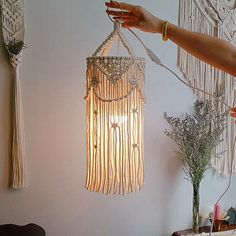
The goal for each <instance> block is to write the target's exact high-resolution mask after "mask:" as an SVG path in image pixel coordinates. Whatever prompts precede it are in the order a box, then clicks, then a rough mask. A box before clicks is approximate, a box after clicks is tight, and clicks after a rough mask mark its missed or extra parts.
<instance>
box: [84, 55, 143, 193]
mask: <svg viewBox="0 0 236 236" xmlns="http://www.w3.org/2000/svg"><path fill="white" fill-rule="evenodd" d="M88 60H93V59H92V58H90V59H88ZM100 60H102V59H100ZM107 60H112V59H107ZM114 60H119V59H118V58H114ZM88 64H89V66H88V70H87V83H88V84H91V83H92V84H93V87H92V88H91V89H89V93H88V96H87V166H88V169H87V179H86V188H87V189H88V190H90V191H96V192H102V193H105V194H110V193H112V194H122V195H123V194H125V193H130V192H134V191H138V190H139V189H140V188H141V187H142V185H143V181H144V167H143V166H144V160H143V104H144V97H143V94H142V91H143V90H144V84H143V74H142V73H140V69H139V68H138V66H137V65H135V64H134V65H131V66H130V69H129V70H128V71H127V72H126V73H124V74H123V75H122V76H121V78H120V79H119V80H118V81H116V82H114V81H111V80H109V79H108V78H107V75H106V73H103V72H102V71H101V70H100V69H99V68H98V67H97V66H96V65H94V64H92V65H91V63H88ZM95 78H97V80H98V81H97V84H96V85H95V84H94V81H93V80H94V79H95ZM132 78H135V79H136V80H137V81H140V84H139V85H138V86H136V85H135V84H132V81H131V80H132Z"/></svg>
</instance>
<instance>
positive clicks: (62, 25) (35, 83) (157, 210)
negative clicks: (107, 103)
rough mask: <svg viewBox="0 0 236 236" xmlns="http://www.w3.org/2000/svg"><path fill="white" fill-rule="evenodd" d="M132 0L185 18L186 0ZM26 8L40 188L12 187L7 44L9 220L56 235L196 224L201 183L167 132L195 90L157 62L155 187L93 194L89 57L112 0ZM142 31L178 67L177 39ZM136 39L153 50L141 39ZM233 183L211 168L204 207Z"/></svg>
mask: <svg viewBox="0 0 236 236" xmlns="http://www.w3.org/2000/svg"><path fill="white" fill-rule="evenodd" d="M131 2H133V3H135V4H140V5H145V6H146V7H147V8H148V9H150V10H151V11H152V12H153V13H154V14H157V15H159V16H161V17H163V18H165V19H168V20H170V21H172V22H175V23H176V22H177V14H178V1H177V0H176V1H173V0H157V1H155V0H145V1H141V0H139V1H138V0H137V1H135V0H133V1H131ZM25 5H26V17H27V22H26V23H27V28H26V32H27V35H26V44H27V49H25V50H24V59H23V64H22V67H21V81H22V98H23V107H24V116H25V117H24V120H25V132H26V145H27V156H28V172H29V182H30V185H29V188H28V189H25V190H22V191H12V190H9V189H7V179H8V167H9V147H10V144H9V136H10V124H11V116H10V110H11V109H10V101H11V94H10V91H11V90H10V87H11V73H10V66H9V64H8V62H7V55H6V53H5V51H4V50H3V49H2V47H1V48H0V117H1V119H0V184H1V185H0V224H4V223H15V224H26V223H29V222H35V223H37V224H40V225H42V226H43V227H44V228H45V230H46V231H47V235H49V236H82V235H84V236H85V235H86V236H111V235H112V236H118V235H119V236H127V235H129V236H139V235H140V236H141V235H142V236H143V235H145V236H154V235H160V236H167V235H170V234H171V233H172V232H173V231H175V230H178V229H183V228H186V227H191V200H192V192H191V185H190V184H189V183H187V182H186V181H185V180H184V174H183V172H182V170H181V166H180V164H179V163H178V161H177V158H176V156H175V154H174V152H173V151H174V150H175V149H176V146H175V145H174V143H172V142H171V141H170V140H169V139H168V138H167V137H165V135H164V134H163V130H164V128H166V122H165V121H164V120H163V112H165V111H167V112H169V114H172V115H181V114H182V113H183V112H186V111H189V110H190V107H191V104H192V102H193V101H194V99H195V98H194V96H193V95H192V92H191V91H190V90H189V89H188V88H186V87H183V86H182V84H180V83H179V82H178V81H176V80H175V78H174V77H173V76H171V75H170V74H169V73H168V72H166V71H164V70H163V69H160V68H158V67H156V66H155V65H154V64H152V63H151V62H150V61H149V60H147V70H146V75H147V82H146V94H147V104H146V107H145V171H146V176H145V185H144V187H143V189H142V191H140V192H138V193H136V194H131V195H128V196H125V197H121V196H104V195H102V194H97V193H90V192H88V191H86V190H85V189H84V181H85V171H86V155H85V145H86V142H85V129H86V127H85V102H84V99H83V98H84V95H85V71H86V61H85V58H86V57H87V56H90V55H91V54H92V53H93V52H94V50H95V49H96V48H97V46H98V45H99V44H100V43H101V42H102V41H103V40H104V39H105V37H106V36H107V35H108V33H110V31H111V30H112V28H113V25H112V24H111V23H110V21H109V19H108V18H107V16H106V15H105V7H104V1H103V0H96V1H86V0H67V1H64V0H40V1H38V0H31V1H26V4H25ZM139 35H140V36H141V37H142V38H143V39H144V41H145V42H146V43H147V44H148V45H149V46H150V47H151V48H152V49H153V50H154V51H155V52H156V53H157V54H158V55H159V56H160V57H161V58H162V59H163V61H164V62H165V63H167V64H169V65H171V66H172V67H173V68H174V69H175V70H176V71H177V68H176V66H175V65H176V55H177V54H176V53H177V48H176V46H174V45H173V44H172V43H171V42H167V43H164V42H162V41H161V38H160V36H157V35H150V34H144V33H139ZM128 38H129V39H130V41H132V44H133V45H134V47H135V50H136V51H137V54H138V55H141V56H143V55H144V52H143V50H142V48H141V47H140V45H139V44H137V42H136V40H135V39H134V38H133V37H132V36H129V35H128ZM1 41H2V40H1ZM1 44H2V43H1ZM233 181H234V182H233V186H235V181H236V180H235V179H234V180H233ZM226 183H227V180H226V179H222V178H220V177H214V176H213V175H212V174H211V173H208V174H207V177H206V178H205V179H204V180H203V182H202V188H201V212H202V213H203V214H204V213H205V212H206V211H208V210H209V208H210V207H211V206H212V205H213V203H214V201H215V200H216V199H217V197H218V196H219V194H220V193H221V192H222V191H223V190H224V187H225V185H226ZM233 188H234V187H232V188H231V191H230V192H229V193H228V194H227V196H226V197H225V198H224V199H223V201H222V205H223V208H227V207H230V206H231V205H232V206H235V205H236V203H235V194H236V191H235V190H234V189H233Z"/></svg>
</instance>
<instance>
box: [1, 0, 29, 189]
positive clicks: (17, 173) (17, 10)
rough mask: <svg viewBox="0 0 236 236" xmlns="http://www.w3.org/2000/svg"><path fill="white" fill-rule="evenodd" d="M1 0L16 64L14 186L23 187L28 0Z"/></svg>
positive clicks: (9, 48)
mask: <svg viewBox="0 0 236 236" xmlns="http://www.w3.org/2000/svg"><path fill="white" fill-rule="evenodd" d="M0 3H1V20H2V34H3V40H4V45H5V47H6V49H7V51H8V53H9V58H10V63H11V65H12V66H13V68H14V79H13V88H14V92H13V94H14V95H13V96H14V99H13V118H12V127H13V137H12V141H13V143H12V153H11V158H12V168H11V174H12V176H11V180H10V182H11V184H10V186H11V187H12V188H14V189H21V188H25V187H27V174H26V157H25V143H24V142H25V140H24V124H23V109H22V103H21V87H20V78H19V65H20V63H21V51H22V49H23V48H24V36H25V18H24V0H14V1H13V0H0Z"/></svg>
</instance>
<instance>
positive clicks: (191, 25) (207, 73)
mask: <svg viewBox="0 0 236 236" xmlns="http://www.w3.org/2000/svg"><path fill="white" fill-rule="evenodd" d="M179 25H180V26H181V27H183V28H186V29H189V30H192V31H196V32H202V33H204V34H207V35H211V36H215V37H219V38H222V39H225V40H227V41H229V42H231V43H232V44H234V45H236V33H235V32H236V1H235V0H179ZM216 50H217V48H216ZM222 53H224V52H222ZM178 66H179V68H180V70H181V71H182V72H183V74H184V76H185V79H186V81H187V82H188V83H189V84H190V85H192V86H195V87H197V88H200V89H202V90H204V91H206V92H208V93H210V94H214V93H216V92H218V91H222V92H223V99H224V101H225V102H226V103H227V104H229V105H230V106H231V107H234V106H235V105H236V80H235V78H234V77H233V76H231V75H229V74H227V73H225V72H223V71H220V70H217V69H215V68H213V67H212V66H209V65H208V64H206V63H204V62H202V61H200V60H198V59H197V58H195V57H194V56H192V55H190V54H189V53H187V52H186V51H185V50H183V49H181V48H179V52H178ZM194 92H196V91H194ZM196 94H197V96H198V97H199V98H200V99H202V100H205V99H211V98H210V97H208V96H207V95H205V94H203V93H201V92H196ZM225 111H227V107H225V106H224V105H223V104H222V105H221V106H220V107H219V112H225ZM226 122H227V127H226V129H225V131H224V133H223V134H222V137H221V142H220V144H219V145H218V146H217V147H216V150H215V152H214V153H213V154H214V155H213V157H212V159H211V166H212V167H213V168H214V169H215V170H216V171H217V172H218V174H220V175H225V176H228V175H229V174H230V170H231V162H232V160H233V159H235V157H236V155H235V153H233V155H232V152H231V150H232V148H233V140H234V137H235V135H236V126H235V124H234V121H233V120H232V118H231V117H230V116H228V118H227V121H226ZM233 172H236V161H234V166H233Z"/></svg>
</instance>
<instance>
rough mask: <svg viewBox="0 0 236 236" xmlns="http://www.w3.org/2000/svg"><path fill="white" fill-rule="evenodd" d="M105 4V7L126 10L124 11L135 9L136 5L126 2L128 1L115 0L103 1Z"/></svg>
mask: <svg viewBox="0 0 236 236" xmlns="http://www.w3.org/2000/svg"><path fill="white" fill-rule="evenodd" d="M105 5H106V6H107V7H110V8H115V9H120V8H121V9H122V10H126V11H135V10H136V6H134V5H131V4H128V3H123V2H121V3H118V2H115V1H111V2H105Z"/></svg>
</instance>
